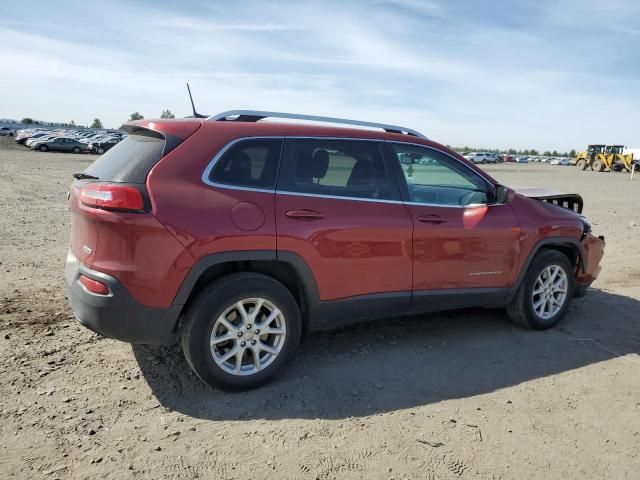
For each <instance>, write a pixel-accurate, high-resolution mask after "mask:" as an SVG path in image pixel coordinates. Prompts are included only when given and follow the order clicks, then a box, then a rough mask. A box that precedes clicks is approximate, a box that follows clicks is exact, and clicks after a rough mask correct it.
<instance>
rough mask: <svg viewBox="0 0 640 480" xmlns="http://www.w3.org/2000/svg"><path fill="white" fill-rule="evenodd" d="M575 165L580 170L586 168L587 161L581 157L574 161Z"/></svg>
mask: <svg viewBox="0 0 640 480" xmlns="http://www.w3.org/2000/svg"><path fill="white" fill-rule="evenodd" d="M576 167H578V169H580V170H586V169H587V161H586V160H585V159H583V158H581V159H580V160H578V161H577V162H576Z"/></svg>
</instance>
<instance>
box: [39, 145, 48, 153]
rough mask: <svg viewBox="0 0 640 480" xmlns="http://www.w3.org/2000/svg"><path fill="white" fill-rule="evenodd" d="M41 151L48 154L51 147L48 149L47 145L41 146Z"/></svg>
mask: <svg viewBox="0 0 640 480" xmlns="http://www.w3.org/2000/svg"><path fill="white" fill-rule="evenodd" d="M39 150H40V151H41V152H47V151H49V147H47V146H46V145H40V148H39Z"/></svg>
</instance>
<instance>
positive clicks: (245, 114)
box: [206, 110, 427, 138]
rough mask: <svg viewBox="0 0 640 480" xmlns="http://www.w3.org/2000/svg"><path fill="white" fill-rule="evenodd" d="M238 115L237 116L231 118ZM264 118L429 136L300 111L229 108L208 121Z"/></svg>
mask: <svg viewBox="0 0 640 480" xmlns="http://www.w3.org/2000/svg"><path fill="white" fill-rule="evenodd" d="M229 117H236V118H233V119H231V118H229ZM263 118H287V119H291V120H307V121H311V122H324V123H341V124H343V125H356V126H359V127H370V128H380V129H382V130H384V131H385V132H390V133H404V134H407V135H413V136H414V137H422V138H427V137H425V136H424V135H423V134H421V133H420V132H417V131H416V130H413V129H411V128H406V127H400V126H398V125H386V124H384V123H373V122H364V121H362V120H349V119H347V118H334V117H319V116H316V115H303V114H299V113H282V112H263V111H259V110H229V111H227V112H222V113H219V114H217V115H212V116H210V117H208V118H207V120H206V121H235V122H257V121H258V120H262V119H263Z"/></svg>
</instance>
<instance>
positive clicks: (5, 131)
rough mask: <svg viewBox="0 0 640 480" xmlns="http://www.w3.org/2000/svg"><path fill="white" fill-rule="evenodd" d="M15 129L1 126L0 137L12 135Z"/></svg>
mask: <svg viewBox="0 0 640 480" xmlns="http://www.w3.org/2000/svg"><path fill="white" fill-rule="evenodd" d="M15 134H16V131H15V130H14V129H13V128H9V127H2V128H0V137H13V136H14V135H15Z"/></svg>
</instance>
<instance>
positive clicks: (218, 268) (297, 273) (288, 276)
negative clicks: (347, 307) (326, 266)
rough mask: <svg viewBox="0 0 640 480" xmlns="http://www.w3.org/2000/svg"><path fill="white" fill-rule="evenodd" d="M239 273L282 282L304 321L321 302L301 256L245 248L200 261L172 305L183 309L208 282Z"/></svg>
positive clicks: (312, 278)
mask: <svg viewBox="0 0 640 480" xmlns="http://www.w3.org/2000/svg"><path fill="white" fill-rule="evenodd" d="M237 272H255V273H262V274H263V275H267V276H269V277H271V278H273V279H275V280H277V281H279V282H280V283H282V284H283V285H284V286H285V287H286V288H287V289H288V290H289V291H290V292H291V294H292V295H293V296H294V298H295V299H296V302H297V303H298V306H299V308H300V312H301V314H302V318H303V320H306V318H307V317H308V313H309V312H310V310H311V309H312V308H313V307H314V306H315V305H316V304H317V303H318V301H319V300H318V290H317V286H316V282H315V278H314V277H313V274H312V273H311V269H310V268H309V266H308V265H307V264H306V262H305V261H304V260H303V259H302V258H301V257H300V256H299V255H297V254H295V253H293V252H281V251H280V252H276V251H275V250H244V251H234V252H223V253H215V254H211V255H207V256H205V257H203V258H201V259H200V260H198V262H196V264H195V265H194V266H193V267H192V268H191V270H190V271H189V273H188V274H187V275H186V277H185V279H184V281H183V282H182V285H181V286H180V288H179V290H178V293H177V294H176V296H175V298H174V301H173V304H174V305H181V306H182V312H184V311H185V309H186V308H187V307H188V305H189V304H190V303H191V302H192V301H193V299H195V298H196V297H197V296H198V294H199V293H200V292H201V291H202V290H203V289H204V288H205V287H206V286H207V285H209V284H211V283H212V282H214V281H215V280H217V279H218V278H221V277H223V276H225V275H228V274H231V273H237Z"/></svg>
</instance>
